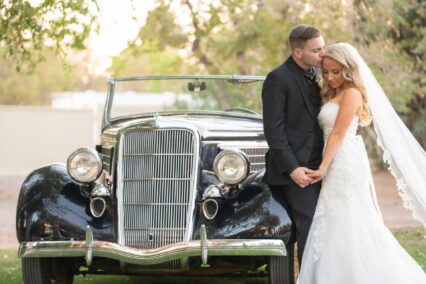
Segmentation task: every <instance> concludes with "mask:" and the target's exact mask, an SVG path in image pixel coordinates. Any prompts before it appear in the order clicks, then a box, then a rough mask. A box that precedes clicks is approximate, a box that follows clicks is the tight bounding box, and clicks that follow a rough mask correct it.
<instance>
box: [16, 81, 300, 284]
mask: <svg viewBox="0 0 426 284" xmlns="http://www.w3.org/2000/svg"><path fill="white" fill-rule="evenodd" d="M263 79H264V77H253V76H251V77H249V76H179V77H132V78H113V79H111V80H110V81H109V91H108V95H107V100H106V104H105V111H104V117H103V123H102V133H101V144H100V145H97V146H96V149H91V148H80V149H77V150H75V151H74V152H73V153H72V154H71V155H70V156H69V158H68V161H67V164H66V165H65V164H62V163H57V164H51V165H47V166H44V167H42V168H39V169H36V170H34V171H33V172H32V173H30V174H29V175H28V177H27V178H26V180H25V181H24V183H23V185H22V188H21V192H20V195H19V200H18V206H17V213H16V232H17V237H18V240H19V242H20V248H19V256H20V257H21V258H22V272H23V277H24V282H25V283H51V280H56V283H72V281H73V276H74V275H76V274H82V273H84V274H86V273H93V274H132V275H226V274H235V273H240V274H241V275H252V273H247V272H249V271H259V270H260V271H261V272H263V273H265V274H266V273H267V274H268V277H269V281H270V283H293V282H294V279H293V278H294V277H293V249H292V246H289V247H286V244H289V243H290V242H291V239H292V238H293V235H292V234H293V233H292V224H291V221H290V219H289V216H288V215H287V212H286V210H285V209H284V207H283V206H282V205H281V204H280V203H279V202H277V201H276V200H275V199H274V198H273V197H272V196H271V192H270V190H269V188H268V186H267V185H266V184H264V183H263V182H262V177H263V174H264V165H265V164H264V154H265V152H266V151H267V149H268V147H267V143H266V142H265V138H264V135H263V127H262V117H261V116H260V115H258V114H256V113H254V112H252V111H249V110H246V109H238V108H236V109H228V110H225V111H202V110H199V111H163V112H158V113H140V111H139V106H138V105H137V104H136V103H135V106H132V107H130V108H129V107H127V108H125V107H123V106H122V105H120V104H119V101H120V99H119V98H120V96H126V95H127V94H128V92H129V91H132V92H133V93H134V94H139V93H144V92H145V93H146V92H151V93H153V92H154V93H155V92H162V91H164V90H168V91H169V92H172V93H174V94H183V96H184V97H185V96H186V95H188V94H193V95H194V96H193V97H194V98H193V99H191V100H186V101H184V102H182V101H180V102H179V101H176V103H175V104H177V105H179V104H180V108H185V107H186V108H188V109H194V108H197V109H203V108H208V107H215V105H214V104H215V102H214V101H213V100H211V98H212V97H213V96H212V95H214V96H219V97H220V96H228V97H232V96H233V97H234V98H239V97H238V96H239V95H241V94H246V95H247V98H249V97H250V96H260V90H261V86H262V82H263ZM240 97H241V96H240ZM140 107H142V106H140ZM75 135H79V134H78V133H75ZM265 264H266V266H265ZM262 267H263V270H262ZM259 268H261V269H259ZM254 275H257V274H255V273H254Z"/></svg>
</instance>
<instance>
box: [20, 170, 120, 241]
mask: <svg viewBox="0 0 426 284" xmlns="http://www.w3.org/2000/svg"><path fill="white" fill-rule="evenodd" d="M90 190H91V188H90V187H87V186H84V185H82V184H80V183H77V182H76V181H74V180H73V179H71V177H70V176H69V174H68V172H67V169H66V166H65V165H64V164H51V165H47V166H44V167H41V168H39V169H37V170H35V171H33V172H31V173H30V174H29V175H28V176H27V178H26V179H25V181H24V183H23V184H22V187H21V191H20V193H19V198H18V205H17V211H16V233H17V238H18V240H19V242H22V241H35V240H70V239H75V240H83V239H85V232H86V226H87V225H89V226H90V227H91V229H92V232H93V237H94V238H95V239H98V240H105V241H115V239H116V238H115V236H116V234H115V230H114V227H113V218H112V217H111V214H110V213H111V212H109V211H110V210H113V208H112V207H113V206H109V207H110V208H108V209H107V210H106V211H105V213H104V214H103V215H102V216H101V217H100V218H95V217H93V216H92V215H91V213H90V209H89V203H90Z"/></svg>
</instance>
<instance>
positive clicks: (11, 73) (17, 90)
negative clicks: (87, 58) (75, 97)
mask: <svg viewBox="0 0 426 284" xmlns="http://www.w3.org/2000/svg"><path fill="white" fill-rule="evenodd" d="M2 51H3V50H1V49H0V52H2ZM44 58H45V59H44V61H43V62H41V63H40V64H39V67H38V68H36V69H35V70H34V71H33V72H31V73H29V72H18V71H16V69H15V67H14V62H13V60H12V59H11V58H8V59H6V60H5V61H4V63H3V64H0V81H1V84H0V104H6V105H24V104H26V105H48V104H50V94H51V93H52V92H63V91H70V90H76V89H77V88H78V84H79V81H80V80H79V76H78V75H77V74H76V73H75V72H73V70H72V69H69V70H65V69H64V68H63V66H62V64H61V62H60V61H59V60H58V59H57V57H56V56H55V54H53V53H52V52H50V53H45V54H44Z"/></svg>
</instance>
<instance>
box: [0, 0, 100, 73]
mask: <svg viewBox="0 0 426 284" xmlns="http://www.w3.org/2000/svg"><path fill="white" fill-rule="evenodd" d="M96 9H98V7H97V2H96V0H89V1H85V0H67V1H65V0H60V1H55V0H44V1H43V2H41V3H40V4H32V3H31V2H30V1H28V0H10V1H1V2H0V44H1V45H3V47H4V49H3V51H4V52H3V56H4V58H5V59H6V58H11V59H12V60H13V61H14V64H15V66H16V69H17V70H18V71H19V70H21V69H23V68H25V69H28V70H30V71H32V70H34V67H35V66H36V65H37V64H38V63H40V62H41V61H42V60H43V54H44V52H45V51H46V50H47V49H50V50H53V51H54V53H56V54H58V55H59V56H60V57H61V58H62V59H64V57H65V54H66V52H67V49H70V48H71V49H80V50H81V49H84V48H85V46H84V40H85V39H86V38H87V37H88V36H89V33H90V31H91V30H92V29H93V28H97V24H96V15H95V14H94V13H93V12H92V11H93V10H96Z"/></svg>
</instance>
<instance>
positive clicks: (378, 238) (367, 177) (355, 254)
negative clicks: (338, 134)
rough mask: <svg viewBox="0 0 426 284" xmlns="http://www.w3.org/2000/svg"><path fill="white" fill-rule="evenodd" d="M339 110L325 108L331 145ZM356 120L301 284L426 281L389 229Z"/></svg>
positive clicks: (329, 180) (334, 169)
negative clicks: (357, 132) (379, 208)
mask: <svg viewBox="0 0 426 284" xmlns="http://www.w3.org/2000/svg"><path fill="white" fill-rule="evenodd" d="M338 110H339V106H338V105H337V104H333V103H327V104H325V105H324V106H323V107H322V109H321V111H320V113H319V115H318V119H319V123H320V126H321V128H322V129H323V132H324V138H325V141H327V137H328V135H329V134H330V132H331V130H332V128H333V126H334V122H335V120H336V117H337V113H338ZM357 127H358V117H357V116H355V118H354V119H353V121H352V123H351V125H350V127H349V129H348V131H347V133H346V136H345V138H344V141H343V143H342V144H341V146H340V147H339V149H338V151H337V153H336V155H335V157H334V159H333V161H332V162H331V164H330V166H329V168H328V170H327V173H326V175H325V176H324V178H323V181H322V188H321V193H320V196H319V199H318V204H317V208H316V211H315V216H314V218H313V222H312V225H311V228H310V231H309V235H308V239H307V242H306V246H305V251H304V254H303V260H302V267H301V271H300V276H299V279H298V283H299V284H314V283H315V284H316V283H324V284H352V283H353V284H368V283H372V284H389V283H398V284H400V283H404V284H405V283H415V284H417V283H419V284H420V283H422V284H425V283H426V274H425V273H424V272H423V270H422V268H421V267H420V266H419V265H418V264H417V263H416V262H415V260H414V259H413V258H411V256H410V255H409V254H408V253H407V252H406V251H405V250H404V249H403V248H402V247H401V245H400V244H399V243H398V241H397V240H396V239H395V238H394V237H393V235H392V233H391V232H390V231H389V230H388V229H387V228H386V227H385V225H384V223H383V220H382V217H381V215H380V211H379V210H378V207H377V202H376V198H375V190H374V184H373V182H372V176H371V170H370V166H369V163H368V157H367V153H366V151H365V146H364V143H363V140H362V138H361V136H359V135H356V131H357Z"/></svg>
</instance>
